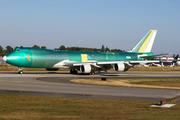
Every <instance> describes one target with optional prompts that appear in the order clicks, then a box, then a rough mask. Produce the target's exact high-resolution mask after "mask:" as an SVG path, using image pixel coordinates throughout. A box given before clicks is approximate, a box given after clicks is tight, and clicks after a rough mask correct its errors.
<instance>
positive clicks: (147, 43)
mask: <svg viewBox="0 0 180 120" xmlns="http://www.w3.org/2000/svg"><path fill="white" fill-rule="evenodd" d="M156 33H157V30H150V31H149V32H148V33H147V34H146V35H145V36H144V37H143V38H142V39H141V40H140V41H139V43H138V44H137V45H136V46H135V47H134V48H133V49H132V50H131V52H138V53H144V52H151V49H152V45H153V43H154V39H155V37H156Z"/></svg>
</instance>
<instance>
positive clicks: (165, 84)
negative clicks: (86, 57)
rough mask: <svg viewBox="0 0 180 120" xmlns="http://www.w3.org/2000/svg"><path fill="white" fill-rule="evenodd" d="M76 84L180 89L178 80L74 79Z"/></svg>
mask: <svg viewBox="0 0 180 120" xmlns="http://www.w3.org/2000/svg"><path fill="white" fill-rule="evenodd" d="M71 81H72V82H76V83H84V84H96V85H112V86H128V87H148V88H164V89H180V78H138V79H137V78H134V79H108V78H107V79H106V81H101V79H74V80H71Z"/></svg>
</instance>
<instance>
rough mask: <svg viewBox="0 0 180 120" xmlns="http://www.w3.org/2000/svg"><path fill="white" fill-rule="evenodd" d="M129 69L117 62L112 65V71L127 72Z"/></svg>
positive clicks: (126, 65) (127, 66)
mask: <svg viewBox="0 0 180 120" xmlns="http://www.w3.org/2000/svg"><path fill="white" fill-rule="evenodd" d="M129 68H130V66H129V65H128V64H126V63H123V62H118V63H116V64H114V66H113V69H114V70H115V71H127V70H128V69H129Z"/></svg>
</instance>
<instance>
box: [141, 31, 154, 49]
mask: <svg viewBox="0 0 180 120" xmlns="http://www.w3.org/2000/svg"><path fill="white" fill-rule="evenodd" d="M154 31H156V30H151V33H150V35H149V36H148V38H147V39H146V40H145V42H144V43H143V45H142V46H141V48H140V49H139V51H138V52H143V51H144V49H145V48H146V46H147V44H148V42H149V40H150V38H151V36H152V34H153V33H154Z"/></svg>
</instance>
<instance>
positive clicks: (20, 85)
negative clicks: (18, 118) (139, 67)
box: [0, 72, 180, 102]
mask: <svg viewBox="0 0 180 120" xmlns="http://www.w3.org/2000/svg"><path fill="white" fill-rule="evenodd" d="M101 77H106V78H107V79H108V78H128V77H131V78H142V77H143V78H146V77H180V74H179V73H102V74H96V75H71V74H68V73H53V72H50V73H24V74H22V75H20V74H17V73H0V93H2V94H18V95H33V96H49V97H67V98H89V99H111V100H135V101H156V102H159V101H160V100H163V99H167V98H172V97H175V96H179V95H180V90H170V89H152V88H135V87H115V86H100V85H85V84H76V83H72V82H70V81H69V80H71V79H84V78H87V79H89V78H91V79H92V78H99V79H100V78H101ZM34 78H36V80H34Z"/></svg>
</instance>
